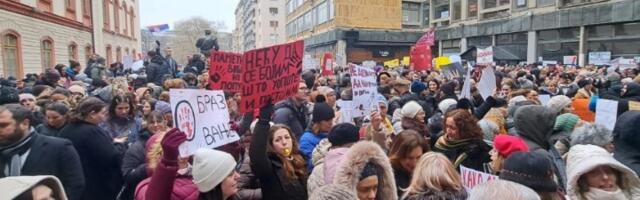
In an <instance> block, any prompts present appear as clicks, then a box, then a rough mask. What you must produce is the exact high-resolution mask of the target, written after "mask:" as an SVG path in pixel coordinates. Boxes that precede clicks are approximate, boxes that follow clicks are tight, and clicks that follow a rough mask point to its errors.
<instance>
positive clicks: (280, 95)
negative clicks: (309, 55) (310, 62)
mask: <svg viewBox="0 0 640 200" xmlns="http://www.w3.org/2000/svg"><path fill="white" fill-rule="evenodd" d="M303 51H304V43H303V41H297V42H292V43H287V44H282V45H276V46H272V47H267V48H262V49H255V50H251V51H248V52H246V53H244V56H243V65H242V79H241V80H242V83H243V85H242V99H241V100H240V112H247V111H252V110H254V109H256V108H260V107H262V106H264V105H266V104H267V102H268V101H269V99H271V100H272V101H273V103H276V102H278V101H280V100H283V99H286V98H287V97H290V96H293V95H295V94H296V93H297V92H298V85H299V83H300V75H301V73H302V56H303Z"/></svg>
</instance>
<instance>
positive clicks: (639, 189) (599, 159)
mask: <svg viewBox="0 0 640 200" xmlns="http://www.w3.org/2000/svg"><path fill="white" fill-rule="evenodd" d="M567 177H568V180H567V194H568V196H569V198H570V199H572V200H573V199H575V200H592V199H593V200H595V199H616V200H617V199H640V179H638V175H637V174H636V173H635V172H633V171H632V170H631V169H630V168H629V167H627V166H625V165H623V164H622V163H620V162H619V161H617V160H615V159H614V158H613V156H611V154H610V153H609V152H607V151H606V150H605V149H603V148H600V147H598V146H594V145H575V146H572V147H571V150H569V153H568V155H567Z"/></svg>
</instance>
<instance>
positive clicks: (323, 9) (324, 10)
mask: <svg viewBox="0 0 640 200" xmlns="http://www.w3.org/2000/svg"><path fill="white" fill-rule="evenodd" d="M316 9H317V12H318V24H322V23H324V22H326V21H329V10H328V7H327V2H326V1H325V2H322V3H321V4H320V5H318V7H316Z"/></svg>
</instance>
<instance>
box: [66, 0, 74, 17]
mask: <svg viewBox="0 0 640 200" xmlns="http://www.w3.org/2000/svg"><path fill="white" fill-rule="evenodd" d="M64 7H65V9H64V10H65V16H66V17H67V18H69V19H72V20H74V21H75V20H76V0H64Z"/></svg>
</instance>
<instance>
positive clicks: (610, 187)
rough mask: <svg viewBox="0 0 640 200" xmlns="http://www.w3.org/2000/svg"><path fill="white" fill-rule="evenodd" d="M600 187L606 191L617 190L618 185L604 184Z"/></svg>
mask: <svg viewBox="0 0 640 200" xmlns="http://www.w3.org/2000/svg"><path fill="white" fill-rule="evenodd" d="M598 188H599V189H602V190H604V191H609V192H613V191H616V189H617V187H616V185H615V184H603V185H601V186H600V187H598Z"/></svg>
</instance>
